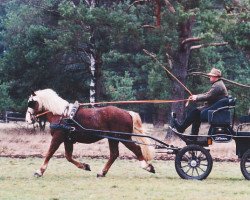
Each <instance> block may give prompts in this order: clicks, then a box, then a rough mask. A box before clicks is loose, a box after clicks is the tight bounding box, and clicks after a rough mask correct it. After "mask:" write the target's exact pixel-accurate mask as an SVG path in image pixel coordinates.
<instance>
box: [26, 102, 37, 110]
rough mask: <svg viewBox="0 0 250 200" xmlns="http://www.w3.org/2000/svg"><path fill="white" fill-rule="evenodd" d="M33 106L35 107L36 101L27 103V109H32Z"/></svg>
mask: <svg viewBox="0 0 250 200" xmlns="http://www.w3.org/2000/svg"><path fill="white" fill-rule="evenodd" d="M35 106H36V101H33V100H32V101H29V102H28V107H29V108H32V109H34V108H35Z"/></svg>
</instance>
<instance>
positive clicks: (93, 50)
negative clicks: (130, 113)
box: [0, 0, 250, 114]
mask: <svg viewBox="0 0 250 200" xmlns="http://www.w3.org/2000/svg"><path fill="white" fill-rule="evenodd" d="M75 2H76V1H66V0H56V1H54V0H42V1H33V2H32V4H31V3H30V1H21V0H11V1H6V2H5V3H3V4H1V6H0V80H1V81H0V85H1V88H0V89H1V93H3V99H4V100H2V103H1V108H0V109H3V108H5V107H6V105H4V102H6V103H8V106H10V107H13V108H18V109H24V108H25V106H26V105H25V103H24V102H25V101H26V99H27V96H28V95H29V93H30V90H31V89H34V90H36V89H43V88H52V89H54V90H56V91H57V92H58V93H59V94H60V95H61V96H62V97H64V98H65V99H68V100H70V101H73V100H75V99H78V100H79V101H87V100H88V99H89V87H90V86H89V85H90V80H91V71H90V67H89V66H90V54H91V55H92V54H93V55H95V59H96V60H97V61H98V63H97V64H98V67H99V68H98V70H99V71H98V73H99V74H98V75H99V77H98V80H97V81H99V83H100V84H99V85H98V87H100V88H99V90H101V92H100V94H101V95H100V97H98V98H99V99H98V100H125V99H171V98H172V95H173V94H172V93H171V89H172V84H173V81H172V80H171V79H170V78H169V77H168V76H166V74H165V72H164V71H163V70H162V69H161V68H160V66H159V64H158V63H156V62H155V61H153V60H152V59H151V58H150V57H149V56H147V55H146V54H145V53H144V52H143V49H147V50H148V51H150V52H153V53H155V55H156V56H157V58H158V59H159V61H160V63H161V64H163V65H164V66H166V67H168V68H169V69H171V68H172V69H173V67H175V66H173V65H171V63H175V65H176V63H177V61H176V58H177V56H178V54H179V53H180V52H181V51H180V44H181V38H180V27H181V25H182V24H183V23H185V22H186V21H187V20H188V19H190V18H192V17H193V18H194V19H195V23H194V25H193V26H192V35H190V37H198V38H201V43H202V44H209V43H213V42H224V41H227V42H229V44H228V45H227V46H221V47H213V46H210V47H209V46H207V47H206V48H200V49H197V50H192V52H191V54H190V55H191V56H190V58H189V60H188V70H189V71H203V72H206V71H209V70H210V68H211V67H212V66H216V67H218V68H220V69H221V70H222V71H223V74H224V77H225V78H228V79H231V80H234V81H237V82H241V83H243V84H249V83H250V80H249V77H250V76H249V75H250V68H249V44H250V43H249V36H248V35H249V34H248V33H249V4H248V1H247V0H243V1H240V3H238V4H235V2H234V1H225V2H224V4H222V3H221V2H218V1H216V0H213V1H210V0H204V1H195V0H192V1H171V3H172V5H173V6H174V8H175V10H176V13H171V12H169V10H168V9H165V8H166V7H164V9H162V11H161V27H160V28H145V27H144V25H154V22H155V16H154V13H155V10H154V6H151V4H152V3H153V1H152V2H151V1H150V2H146V3H143V2H141V3H138V4H134V5H133V6H130V3H131V2H130V1H105V2H102V1H96V5H95V6H90V5H89V4H88V3H87V1H79V3H77V4H74V3H75ZM162 2H163V1H162ZM164 5H165V4H164ZM225 5H226V6H227V7H229V8H233V10H232V11H230V12H231V13H228V11H226V10H225V8H224V7H225ZM128 8H129V9H128ZM162 8H163V7H162ZM196 44H198V42H197V43H194V45H196ZM177 65H179V63H177ZM178 75H179V74H178ZM205 83H208V82H206V81H205V80H204V79H203V78H201V77H191V76H189V78H188V82H187V84H188V86H189V87H190V88H191V91H192V92H193V93H199V92H204V91H206V90H207V89H208V88H209V84H205ZM228 88H229V90H230V94H232V95H233V96H236V97H237V98H238V104H239V107H240V109H239V111H240V113H241V114H243V113H244V112H245V111H246V109H247V108H248V107H249V100H248V96H249V90H247V91H246V92H244V93H242V88H239V87H236V86H233V85H229V84H228ZM162 107H163V109H165V110H164V112H166V111H167V109H169V105H164V106H162ZM150 108H152V109H151V111H152V110H156V108H158V105H153V106H151V107H150ZM147 109H149V107H147V106H145V107H143V110H147ZM151 111H149V112H151Z"/></svg>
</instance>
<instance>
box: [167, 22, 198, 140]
mask: <svg viewBox="0 0 250 200" xmlns="http://www.w3.org/2000/svg"><path fill="white" fill-rule="evenodd" d="M193 22H194V18H192V17H191V18H190V19H189V20H187V21H186V22H183V23H181V24H180V35H179V44H180V45H179V50H178V52H176V55H175V57H174V63H173V73H174V74H175V76H176V77H177V78H178V79H179V80H180V81H181V82H182V83H183V84H184V85H186V79H187V71H188V60H189V56H190V43H185V44H182V41H183V40H185V39H187V38H190V37H191V34H192V25H193ZM185 94H186V92H185V89H184V88H183V87H182V86H181V85H180V84H179V83H178V82H176V81H173V83H172V98H173V99H185ZM184 108H185V103H173V104H172V105H171V111H172V112H175V113H177V119H178V120H183V116H184ZM171 136H172V133H168V137H171Z"/></svg>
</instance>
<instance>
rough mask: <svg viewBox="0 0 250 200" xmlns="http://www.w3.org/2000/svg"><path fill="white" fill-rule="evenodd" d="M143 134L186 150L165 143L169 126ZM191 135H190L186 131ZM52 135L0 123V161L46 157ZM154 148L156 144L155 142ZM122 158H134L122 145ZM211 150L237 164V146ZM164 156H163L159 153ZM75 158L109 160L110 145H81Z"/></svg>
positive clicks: (148, 129)
mask: <svg viewBox="0 0 250 200" xmlns="http://www.w3.org/2000/svg"><path fill="white" fill-rule="evenodd" d="M143 127H144V130H145V132H146V133H147V134H149V135H151V136H153V137H155V138H157V139H160V140H162V141H164V142H166V143H167V144H171V145H173V146H176V147H184V146H185V143H184V142H183V141H181V140H179V139H178V138H172V139H171V140H166V139H165V135H166V130H167V126H166V127H164V128H154V127H153V126H152V125H151V124H143ZM207 130H208V126H207V125H203V126H202V128H201V131H200V132H201V133H200V134H205V133H206V132H207ZM187 132H188V131H187ZM50 140H51V135H50V133H49V128H48V127H46V130H45V132H41V131H39V130H38V129H36V130H34V129H33V128H32V127H27V125H26V124H25V123H22V122H18V123H14V122H10V123H7V124H5V123H0V157H5V156H9V157H27V156H38V157H43V156H45V155H46V152H47V150H48V148H49V145H50ZM152 143H153V144H154V143H155V142H154V141H152ZM119 147H120V157H125V158H133V157H134V155H133V154H132V153H131V152H130V151H129V150H128V149H127V148H126V147H124V146H123V145H122V144H120V146H119ZM209 148H210V153H211V155H212V157H213V158H214V159H218V160H232V161H234V160H237V156H236V155H235V142H234V141H231V142H229V143H214V144H213V145H212V146H210V147H209ZM157 151H158V153H156V155H155V159H173V158H174V155H171V154H167V153H164V152H166V150H157ZM159 152H163V153H159ZM73 155H74V156H76V157H85V156H87V157H107V156H109V148H108V142H107V140H106V139H104V140H101V141H99V142H96V143H94V144H80V143H76V144H75V145H74V153H73ZM55 156H58V157H63V156H64V146H63V145H61V146H60V148H59V149H58V150H57V152H56V153H55Z"/></svg>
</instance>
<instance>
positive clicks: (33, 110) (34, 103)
mask: <svg viewBox="0 0 250 200" xmlns="http://www.w3.org/2000/svg"><path fill="white" fill-rule="evenodd" d="M41 111H42V105H41V101H40V99H39V97H38V96H37V95H36V94H35V92H32V94H31V95H30V97H29V99H28V109H27V112H26V117H25V120H26V122H27V123H29V124H34V123H35V122H36V114H37V113H39V112H41Z"/></svg>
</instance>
